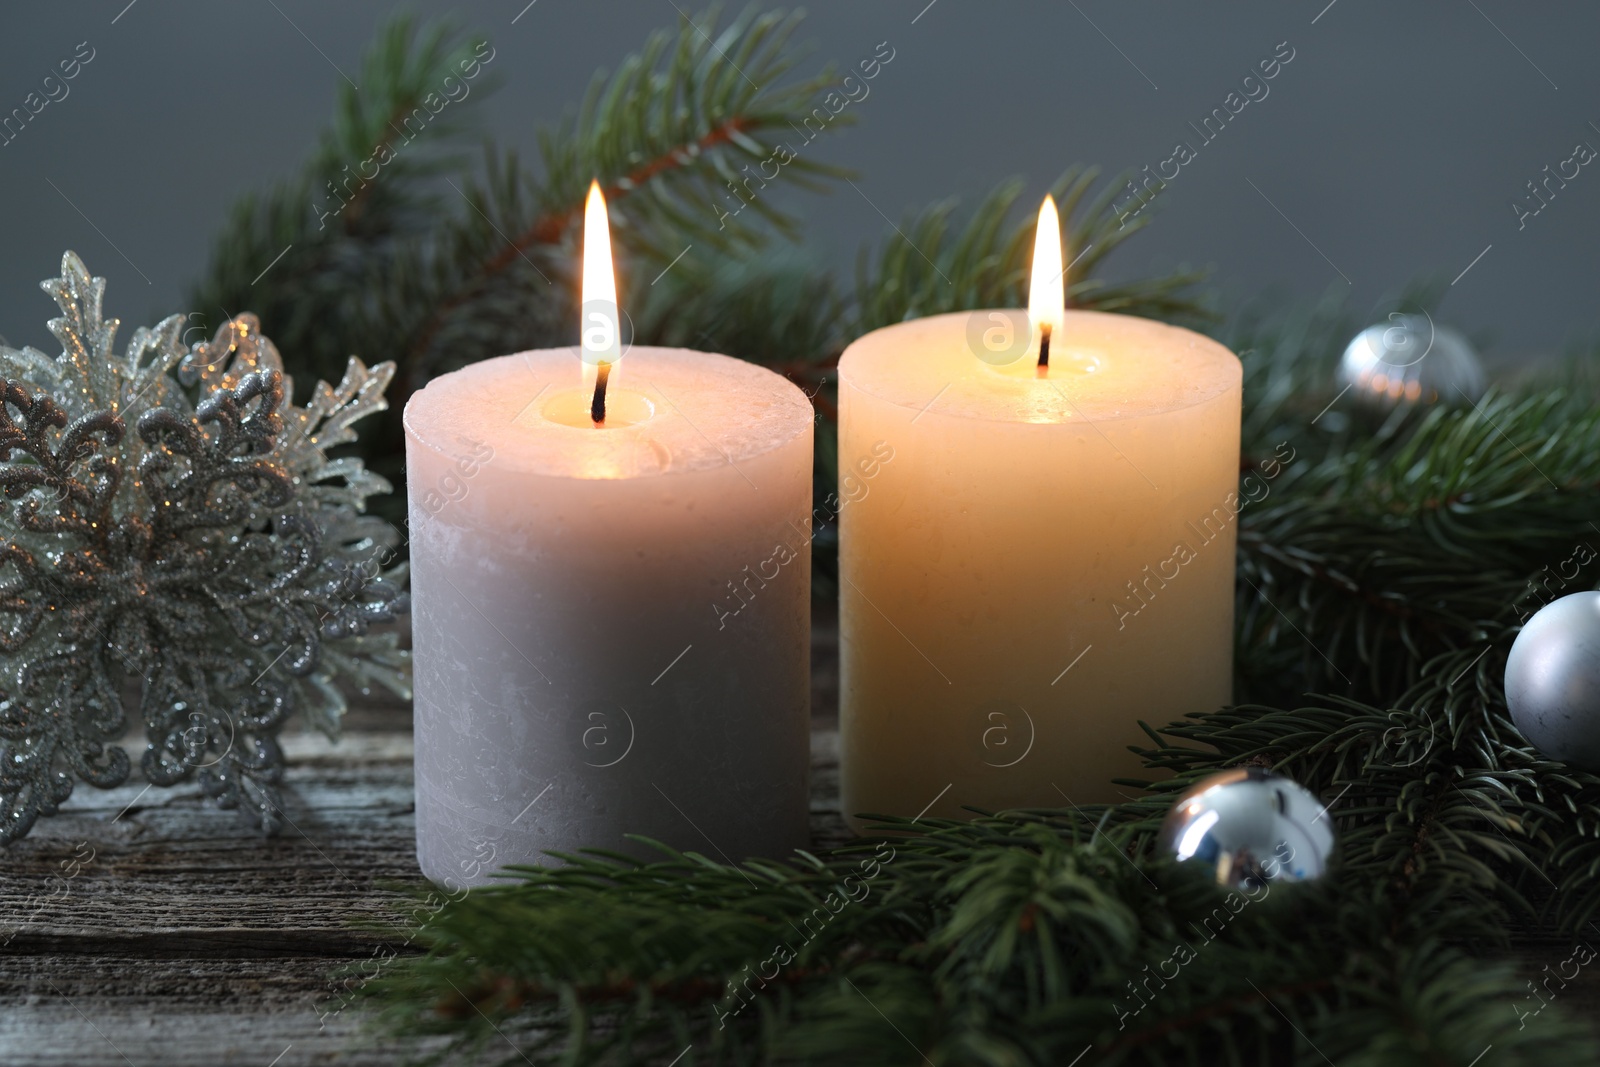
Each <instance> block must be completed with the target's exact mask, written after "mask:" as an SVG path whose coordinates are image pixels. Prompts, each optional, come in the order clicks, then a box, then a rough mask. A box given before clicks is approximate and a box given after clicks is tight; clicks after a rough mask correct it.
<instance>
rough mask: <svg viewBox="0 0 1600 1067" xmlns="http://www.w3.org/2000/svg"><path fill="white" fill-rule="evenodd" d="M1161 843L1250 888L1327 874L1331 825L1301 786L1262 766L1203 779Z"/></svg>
mask: <svg viewBox="0 0 1600 1067" xmlns="http://www.w3.org/2000/svg"><path fill="white" fill-rule="evenodd" d="M1161 844H1162V847H1163V848H1165V849H1166V850H1167V851H1169V852H1171V853H1172V855H1173V856H1174V857H1175V858H1176V859H1177V860H1178V861H1179V862H1183V863H1202V864H1205V865H1206V866H1207V867H1208V868H1210V869H1211V870H1212V871H1214V872H1215V875H1216V882H1217V884H1218V885H1221V886H1226V887H1228V888H1230V889H1249V888H1255V887H1258V886H1261V885H1264V884H1266V883H1268V882H1303V881H1307V880H1309V879H1312V878H1317V877H1320V876H1321V875H1322V872H1323V871H1324V870H1326V869H1327V865H1328V860H1329V858H1330V857H1331V856H1332V855H1333V826H1332V823H1331V821H1330V820H1329V818H1328V816H1327V805H1325V804H1323V803H1322V802H1321V801H1320V800H1318V799H1317V798H1316V797H1315V796H1313V795H1312V794H1311V792H1310V791H1309V790H1307V789H1306V788H1305V787H1304V786H1302V785H1300V784H1299V783H1297V782H1295V781H1293V780H1291V779H1289V778H1285V777H1283V776H1282V775H1278V774H1273V773H1272V772H1271V771H1268V770H1263V769H1262V768H1260V767H1237V768H1235V769H1233V770H1228V771H1223V772H1221V773H1220V774H1213V775H1211V776H1210V777H1208V778H1204V779H1202V780H1201V781H1200V782H1199V783H1198V784H1196V785H1195V786H1194V788H1192V789H1190V790H1189V791H1188V792H1186V793H1184V794H1183V795H1182V796H1181V797H1179V798H1178V800H1177V802H1176V803H1174V804H1173V805H1172V810H1171V811H1170V812H1168V813H1167V818H1166V822H1165V823H1163V824H1162V827H1161Z"/></svg>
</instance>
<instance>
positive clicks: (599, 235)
mask: <svg viewBox="0 0 1600 1067" xmlns="http://www.w3.org/2000/svg"><path fill="white" fill-rule="evenodd" d="M582 299H583V306H582V316H583V321H582V323H581V325H580V338H581V341H582V345H583V381H584V386H585V388H589V387H592V386H594V385H595V384H596V381H597V379H598V380H599V381H600V382H601V383H602V384H601V386H600V389H599V390H598V391H597V392H596V398H595V404H596V407H597V410H601V411H603V410H604V409H603V403H604V390H605V385H604V384H603V383H604V382H605V381H606V378H607V377H608V372H610V371H611V370H612V369H613V368H612V364H614V363H616V362H617V360H619V359H621V358H622V331H621V329H620V328H619V322H620V318H621V317H620V315H619V314H618V312H617V274H616V270H615V268H613V267H612V264H611V225H610V222H609V220H608V219H607V217H606V198H605V196H604V195H603V194H602V193H601V192H600V183H599V182H597V181H595V182H590V183H589V199H588V201H587V202H586V203H585V204H584V208H583V290H582ZM610 376H611V377H614V375H610ZM596 421H600V420H599V419H597V420H596Z"/></svg>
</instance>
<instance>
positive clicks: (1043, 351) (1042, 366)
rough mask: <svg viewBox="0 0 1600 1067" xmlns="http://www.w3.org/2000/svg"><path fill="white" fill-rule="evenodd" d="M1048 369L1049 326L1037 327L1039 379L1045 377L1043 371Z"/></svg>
mask: <svg viewBox="0 0 1600 1067" xmlns="http://www.w3.org/2000/svg"><path fill="white" fill-rule="evenodd" d="M1049 367H1050V324H1049V323H1048V322H1045V323H1041V324H1040V325H1039V377H1041V378H1043V377H1044V376H1045V371H1046V370H1048V369H1049Z"/></svg>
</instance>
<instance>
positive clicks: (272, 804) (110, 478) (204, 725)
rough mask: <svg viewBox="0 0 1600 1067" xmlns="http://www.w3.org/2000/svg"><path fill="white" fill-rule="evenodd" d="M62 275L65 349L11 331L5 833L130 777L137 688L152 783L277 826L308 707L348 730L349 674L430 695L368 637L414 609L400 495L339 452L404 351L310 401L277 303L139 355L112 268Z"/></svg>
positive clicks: (1, 834)
mask: <svg viewBox="0 0 1600 1067" xmlns="http://www.w3.org/2000/svg"><path fill="white" fill-rule="evenodd" d="M41 287H42V288H43V289H44V290H45V291H46V292H47V293H49V294H50V295H51V296H52V297H53V298H54V299H55V301H56V303H57V304H58V305H60V307H61V317H60V318H56V319H52V320H50V332H51V333H53V334H54V335H55V336H56V338H57V340H59V341H60V342H61V349H62V351H61V355H60V356H57V357H54V358H52V357H50V356H47V355H45V354H44V353H43V352H39V351H37V350H36V349H33V348H23V349H20V350H18V349H12V348H6V347H3V346H0V378H3V379H4V381H3V383H0V493H3V494H4V498H5V501H4V502H3V503H0V690H3V691H4V696H3V699H0V843H9V842H11V841H14V840H16V839H18V838H20V837H22V836H23V835H25V834H26V833H27V832H28V831H29V829H31V828H32V826H33V824H34V822H35V821H36V820H37V819H38V817H39V816H40V815H50V814H53V813H54V812H55V811H56V809H57V808H58V807H59V806H60V804H61V803H62V802H63V801H65V800H66V799H67V797H68V796H69V795H71V793H72V789H73V785H74V782H75V780H76V779H81V780H82V781H85V782H87V783H89V784H90V785H94V786H99V787H101V788H110V787H112V786H116V785H119V784H121V783H122V782H123V781H125V780H126V779H127V777H128V774H129V771H130V760H129V758H128V755H127V753H126V752H125V751H124V750H123V749H122V748H121V747H119V746H118V744H117V742H118V741H119V740H120V739H121V738H122V737H123V735H124V733H125V731H126V730H127V727H128V711H129V710H130V709H131V708H132V707H133V704H125V700H126V701H133V700H134V699H135V698H134V697H132V696H131V695H130V694H133V693H137V697H136V706H137V715H138V717H139V718H141V719H142V720H143V722H144V729H145V740H146V748H145V751H144V754H143V757H142V759H141V769H142V770H143V772H144V776H145V777H146V779H148V780H149V781H150V782H151V783H152V784H154V785H160V786H173V785H177V784H178V783H180V782H185V781H191V780H192V781H197V782H198V784H199V786H200V788H201V790H202V791H203V792H204V793H205V794H206V795H207V796H209V797H212V798H214V799H215V800H216V801H217V803H218V804H219V805H220V806H221V807H224V808H237V809H239V810H240V811H241V812H243V813H244V815H245V816H246V818H247V819H248V821H249V822H250V823H251V824H252V825H254V826H255V827H257V828H259V829H261V830H263V831H265V832H268V833H270V832H272V831H274V830H276V829H277V828H278V827H279V825H280V824H281V822H282V813H281V812H282V808H281V804H280V799H279V794H278V790H277V783H278V781H279V780H280V779H281V777H282V775H283V753H282V750H281V749H280V748H279V746H278V742H277V734H278V732H279V730H280V729H281V728H282V726H283V723H284V720H285V719H286V718H287V717H288V716H289V715H290V714H292V713H295V712H298V713H299V714H300V715H301V716H302V718H303V719H304V720H305V721H306V722H307V723H308V724H310V725H312V726H315V727H317V728H318V729H320V730H322V731H323V732H325V733H327V734H328V735H330V736H336V735H337V733H338V729H339V723H340V719H341V717H342V716H343V713H344V710H345V699H344V696H343V694H342V691H341V688H340V683H341V682H343V683H345V684H347V685H353V686H355V687H356V688H358V689H360V690H361V691H363V692H366V691H369V690H370V688H371V687H372V686H373V685H374V684H378V685H383V686H385V687H387V688H389V689H391V690H393V691H394V692H396V693H399V694H400V695H401V696H403V697H407V698H409V697H410V695H411V694H410V663H409V654H408V653H407V652H405V651H404V650H403V649H401V648H400V647H399V646H398V643H397V642H398V638H397V635H396V634H395V633H394V632H392V631H388V632H382V633H373V632H369V627H370V626H371V624H373V623H378V622H387V621H390V620H391V619H393V618H394V616H395V615H396V614H398V613H403V612H404V611H405V610H406V607H407V598H406V594H405V591H404V590H405V582H406V568H405V565H404V564H403V563H400V564H395V563H393V562H392V559H393V556H394V552H395V548H396V546H397V545H398V542H399V537H398V534H397V533H396V532H395V530H394V529H393V528H392V527H391V526H389V524H388V523H386V522H384V521H383V520H381V519H378V518H376V517H374V516H369V515H365V514H363V512H364V509H365V506H366V500H367V498H368V497H369V496H372V495H374V494H376V493H386V492H389V491H390V489H391V487H390V486H389V484H388V482H386V481H385V480H384V479H382V478H380V477H378V476H377V475H375V474H373V473H372V472H371V471H368V470H366V469H365V467H363V465H362V463H361V461H360V460H359V459H354V458H350V457H339V458H329V456H328V454H327V453H328V450H329V449H332V448H335V447H336V446H338V445H342V444H347V443H349V442H351V441H353V440H355V438H356V433H355V431H354V430H353V429H352V428H351V426H352V424H353V423H355V422H356V421H357V420H359V419H361V418H363V417H364V416H366V415H370V414H373V413H374V412H378V411H382V410H384V408H386V407H387V406H388V405H387V404H386V403H385V401H384V399H383V391H384V388H385V387H386V386H387V385H388V383H389V379H390V378H391V377H392V376H393V374H394V364H393V363H382V364H379V365H378V366H376V367H372V368H368V367H366V366H365V365H363V364H362V362H361V361H360V360H359V359H356V358H354V357H352V358H351V359H350V362H349V365H348V367H347V368H346V370H345V374H344V378H343V380H342V381H341V382H340V383H339V384H338V386H337V387H330V386H328V385H327V384H326V383H322V382H319V383H318V384H317V387H316V389H315V390H314V391H313V393H312V396H311V399H310V402H309V403H308V404H307V405H306V406H305V407H303V408H301V407H296V406H294V404H293V403H292V402H291V398H292V396H293V384H292V383H291V382H290V380H289V378H288V377H287V376H286V375H285V374H284V373H283V363H282V361H281V360H280V359H279V356H278V352H277V349H275V348H274V347H273V345H272V342H271V341H269V340H268V339H267V338H266V337H265V336H263V335H262V333H261V329H260V325H259V323H258V322H257V321H256V319H255V318H254V316H251V315H239V316H236V317H234V318H232V319H230V320H229V321H228V323H227V324H226V325H224V326H223V327H222V328H221V329H220V330H218V331H217V335H216V337H215V338H213V339H212V340H211V341H209V342H204V343H201V344H198V345H195V346H194V347H193V348H192V349H191V348H189V347H188V346H186V345H185V344H184V342H183V340H182V339H181V333H182V330H183V327H184V321H185V320H184V317H183V316H181V315H174V316H172V317H170V318H168V319H165V320H163V321H162V322H161V323H160V324H159V325H157V326H156V327H155V328H154V329H146V328H143V327H141V328H140V329H138V330H136V331H135V332H134V335H133V339H132V341H131V343H130V344H129V345H128V348H127V350H126V352H124V353H123V354H122V355H121V356H118V355H117V354H116V353H115V352H114V350H113V347H112V345H113V340H114V338H115V335H116V331H117V327H118V325H119V322H118V320H116V319H102V318H101V298H102V296H103V295H104V292H105V279H103V278H91V277H90V276H89V273H88V271H87V270H86V269H85V268H84V265H83V263H82V261H81V260H79V259H78V257H77V256H76V255H74V254H73V253H71V252H68V253H66V254H65V255H63V256H62V258H61V277H59V278H54V279H51V280H50V281H46V282H43V283H41Z"/></svg>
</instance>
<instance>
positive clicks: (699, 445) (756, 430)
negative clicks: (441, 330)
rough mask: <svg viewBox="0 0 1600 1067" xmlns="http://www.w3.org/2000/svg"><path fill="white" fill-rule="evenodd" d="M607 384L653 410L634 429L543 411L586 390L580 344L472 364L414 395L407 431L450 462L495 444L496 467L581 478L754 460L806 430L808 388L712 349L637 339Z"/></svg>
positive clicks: (679, 470)
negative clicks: (577, 422) (561, 418)
mask: <svg viewBox="0 0 1600 1067" xmlns="http://www.w3.org/2000/svg"><path fill="white" fill-rule="evenodd" d="M617 368H618V371H617V377H616V380H615V381H614V382H613V385H612V388H613V389H614V390H616V391H617V392H634V393H638V394H642V395H643V396H644V397H645V398H646V399H648V400H650V401H651V403H652V404H653V405H654V407H655V414H654V416H653V417H651V418H649V419H648V420H646V421H644V422H640V423H636V424H634V425H631V426H620V427H610V428H605V429H597V428H594V427H583V428H580V427H575V426H570V425H563V424H561V423H558V422H554V421H551V420H550V419H547V418H545V417H544V416H543V414H542V412H543V409H544V406H545V405H546V404H547V403H548V402H549V401H550V400H551V399H552V398H554V397H556V396H557V395H559V394H562V393H566V392H569V391H574V390H582V389H584V384H583V377H582V365H581V361H580V358H579V355H578V348H577V346H575V345H574V346H569V347H566V348H545V349H529V350H527V351H523V352H514V353H511V354H509V355H505V356H496V357H493V358H491V359H486V360H481V361H479V362H476V363H470V364H468V365H467V366H465V367H462V368H460V369H458V370H455V371H451V372H450V373H449V374H444V375H440V376H439V377H437V378H434V379H433V380H432V381H430V382H428V384H427V385H426V386H424V387H423V388H422V389H419V390H417V392H415V393H414V394H412V396H411V398H410V399H409V400H408V401H407V402H406V407H405V412H404V415H403V417H402V422H403V424H404V426H405V430H406V435H407V437H409V438H411V439H412V440H413V441H414V442H415V443H416V444H418V445H420V446H422V447H425V448H427V449H428V450H430V451H432V452H434V453H435V454H437V455H440V456H443V457H445V458H447V459H456V458H460V457H462V456H466V455H468V454H470V453H471V451H472V449H473V448H474V444H473V442H478V443H481V444H486V445H488V446H489V447H490V448H492V449H493V453H494V459H493V460H492V462H493V463H494V465H495V466H497V467H502V468H503V469H505V470H508V471H516V472H519V473H525V474H530V475H535V476H539V477H550V478H566V479H572V480H577V481H595V480H626V479H632V478H640V477H657V476H670V475H683V474H692V473H696V472H703V471H710V470H714V469H718V468H722V469H726V468H728V467H730V466H732V467H734V468H737V466H738V465H739V464H742V463H746V462H751V461H754V460H757V459H758V458H759V457H761V456H763V455H765V454H767V453H769V452H772V451H774V450H777V449H779V448H782V447H783V446H784V445H785V444H787V443H788V442H790V441H792V440H794V439H795V438H796V437H798V436H800V435H802V434H807V433H810V432H811V428H812V425H813V422H814V418H815V413H814V412H813V409H812V407H811V403H810V401H809V400H807V399H806V396H805V393H804V392H802V391H801V390H800V388H799V387H798V386H796V385H795V384H794V383H793V382H791V381H789V380H788V379H787V378H784V377H783V376H782V375H779V374H777V373H775V372H773V371H771V370H768V369H767V368H765V367H762V366H759V365H757V364H754V363H750V362H748V361H746V360H742V359H737V358H735V357H733V356H725V355H721V354H719V353H714V352H698V351H695V350H693V349H684V348H657V347H653V346H647V345H635V346H633V347H632V348H630V349H628V350H627V352H626V354H625V355H624V357H623V358H622V359H621V361H619V362H618V364H617Z"/></svg>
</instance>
